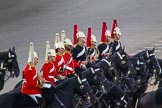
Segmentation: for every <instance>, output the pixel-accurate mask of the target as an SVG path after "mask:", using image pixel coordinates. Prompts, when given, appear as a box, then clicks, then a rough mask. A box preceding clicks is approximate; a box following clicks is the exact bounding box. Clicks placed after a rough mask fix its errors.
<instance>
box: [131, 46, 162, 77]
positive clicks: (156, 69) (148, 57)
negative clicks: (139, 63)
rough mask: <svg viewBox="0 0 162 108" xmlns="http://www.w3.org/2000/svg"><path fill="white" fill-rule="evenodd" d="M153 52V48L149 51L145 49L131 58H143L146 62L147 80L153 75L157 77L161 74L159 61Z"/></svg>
mask: <svg viewBox="0 0 162 108" xmlns="http://www.w3.org/2000/svg"><path fill="white" fill-rule="evenodd" d="M154 51H155V48H153V49H151V50H149V49H146V50H144V51H141V52H139V53H137V54H136V55H134V56H133V57H137V56H143V58H144V60H145V61H146V67H147V80H149V78H150V77H151V76H153V75H154V74H155V76H158V75H159V74H161V67H160V64H159V61H158V59H157V57H156V55H155V53H154Z"/></svg>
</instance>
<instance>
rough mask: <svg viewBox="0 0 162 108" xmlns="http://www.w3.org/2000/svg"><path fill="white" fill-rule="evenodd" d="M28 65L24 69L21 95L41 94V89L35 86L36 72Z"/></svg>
mask: <svg viewBox="0 0 162 108" xmlns="http://www.w3.org/2000/svg"><path fill="white" fill-rule="evenodd" d="M29 68H30V66H29V64H27V65H26V67H25V69H24V79H25V82H24V84H23V86H22V89H21V91H22V93H23V94H41V89H40V88H39V86H37V81H38V73H37V72H36V69H35V67H31V69H29Z"/></svg>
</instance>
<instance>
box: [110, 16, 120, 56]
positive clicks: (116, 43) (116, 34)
mask: <svg viewBox="0 0 162 108" xmlns="http://www.w3.org/2000/svg"><path fill="white" fill-rule="evenodd" d="M111 35H112V37H111V38H112V39H113V41H112V43H111V44H112V45H111V48H110V49H111V51H110V52H111V53H112V55H113V54H114V53H115V52H117V51H119V50H120V49H122V46H121V42H120V36H121V30H120V28H119V27H118V25H117V20H116V19H114V20H113V27H112V33H111Z"/></svg>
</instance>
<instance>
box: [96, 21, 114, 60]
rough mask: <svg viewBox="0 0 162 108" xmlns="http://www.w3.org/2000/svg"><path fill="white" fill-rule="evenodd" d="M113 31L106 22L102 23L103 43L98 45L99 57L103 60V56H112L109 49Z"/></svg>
mask: <svg viewBox="0 0 162 108" xmlns="http://www.w3.org/2000/svg"><path fill="white" fill-rule="evenodd" d="M110 37H111V33H110V31H109V30H108V29H107V26H106V22H103V24H102V34H101V43H100V44H99V45H98V47H97V48H98V50H99V57H98V59H99V60H101V59H102V58H105V57H108V56H110V53H109V50H110V47H109V44H110V42H111V38H110Z"/></svg>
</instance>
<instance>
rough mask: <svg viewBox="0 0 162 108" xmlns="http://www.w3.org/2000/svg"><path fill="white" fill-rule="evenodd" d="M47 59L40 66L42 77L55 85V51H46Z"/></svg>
mask: <svg viewBox="0 0 162 108" xmlns="http://www.w3.org/2000/svg"><path fill="white" fill-rule="evenodd" d="M46 56H47V60H45V61H46V62H45V63H44V65H43V67H42V73H43V77H44V79H45V80H46V81H48V82H51V83H52V84H53V86H56V78H55V77H56V69H55V65H54V61H55V57H56V53H55V50H54V49H50V50H49V51H47V55H46Z"/></svg>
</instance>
